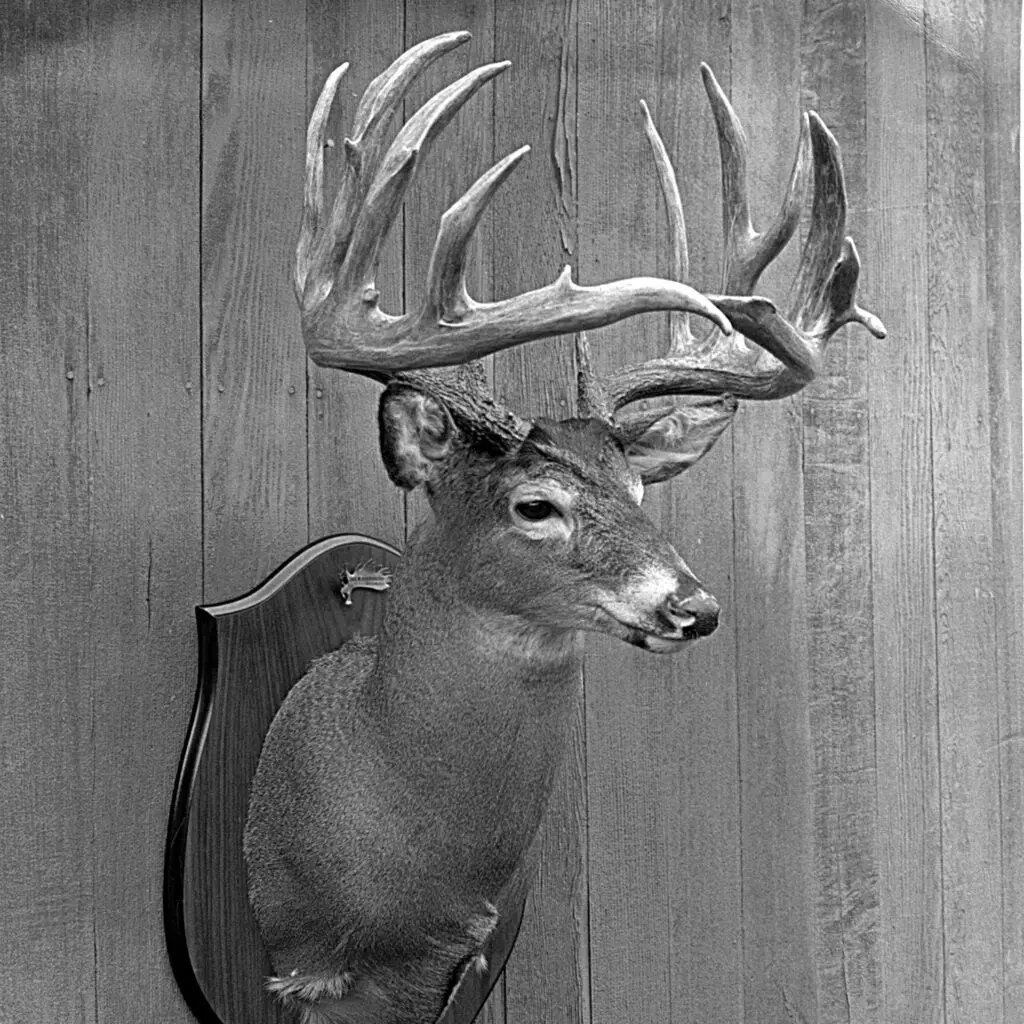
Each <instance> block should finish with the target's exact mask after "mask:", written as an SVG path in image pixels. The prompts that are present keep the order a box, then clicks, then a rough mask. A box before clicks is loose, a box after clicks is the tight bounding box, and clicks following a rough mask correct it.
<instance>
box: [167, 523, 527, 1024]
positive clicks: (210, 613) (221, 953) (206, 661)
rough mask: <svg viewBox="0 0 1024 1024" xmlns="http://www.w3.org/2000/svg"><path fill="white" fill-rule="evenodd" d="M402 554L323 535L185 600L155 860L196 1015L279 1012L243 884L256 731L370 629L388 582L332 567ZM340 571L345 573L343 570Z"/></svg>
mask: <svg viewBox="0 0 1024 1024" xmlns="http://www.w3.org/2000/svg"><path fill="white" fill-rule="evenodd" d="M399 560H400V554H399V552H398V551H397V550H396V549H395V548H392V547H390V546H389V545H386V544H382V543H381V542H380V541H376V540H372V539H371V538H369V537H362V536H358V535H353V534H347V535H340V536H334V537H327V538H325V539H323V540H320V541H317V542H316V543H314V544H311V545H310V546H309V547H307V548H305V549H304V550H303V551H300V552H299V553H298V554H296V555H295V556H294V557H293V558H291V559H289V561H287V562H286V563H285V564H284V565H283V566H281V567H280V568H279V569H278V570H277V571H276V572H274V573H273V574H271V576H270V577H268V578H267V579H266V580H265V581H264V582H263V583H262V584H260V585H259V586H258V587H257V588H256V589H255V590H253V591H251V592H250V593H248V594H246V595H245V596H243V597H240V598H237V599H235V600H232V601H225V602H223V603H220V604H214V605H205V606H200V607H198V608H197V609H196V619H197V626H198V629H199V680H198V686H197V690H196V699H195V705H194V707H193V711H192V719H191V722H190V723H189V728H188V732H187V736H186V740H185V747H184V750H183V751H182V756H181V762H180V765H179V768H178V776H177V779H176V781H175V785H174V794H173V797H172V800H171V812H170V821H169V824H168V832H167V845H166V850H165V864H164V893H163V900H164V929H165V933H166V938H167V950H168V956H169V958H170V961H171V967H172V969H173V972H174V976H175V979H176V980H177V982H178V986H179V988H180V989H181V992H182V995H183V996H184V997H185V1001H186V1002H187V1003H188V1005H189V1008H190V1009H191V1010H192V1012H193V1014H194V1015H195V1016H196V1018H197V1019H198V1020H199V1021H201V1022H202V1024H284V1022H286V1021H287V1019H288V1014H287V1013H286V1012H285V1011H284V1010H283V1009H282V1008H281V1007H280V1006H279V1005H277V1004H276V1003H275V1002H274V1001H273V1000H272V999H271V998H270V997H269V996H268V995H267V994H266V992H265V990H264V979H265V978H266V976H267V975H268V974H269V973H270V961H269V959H268V957H267V955H266V952H265V951H264V949H263V944H262V941H261V939H260V935H259V931H258V929H257V927H256V921H255V918H254V917H253V914H252V911H251V909H250V907H249V901H248V897H247V895H246V879H245V865H244V861H243V857H242V830H243V828H244V825H245V816H246V808H247V807H248V802H249V785H250V782H251V780H252V777H253V775H254V773H255V771H256V765H257V762H258V760H259V755H260V749H261V747H262V745H263V738H264V736H265V735H266V732H267V729H268V728H269V727H270V723H271V721H272V719H273V717H274V715H275V714H276V712H277V709H278V708H279V707H280V705H281V702H282V701H283V700H284V698H285V696H286V695H287V693H288V691H289V690H290V689H291V687H292V686H293V685H294V684H295V683H296V682H297V681H298V680H299V679H300V678H301V677H302V676H303V675H304V673H305V672H306V669H307V667H308V666H309V664H310V662H311V661H313V660H314V659H315V658H317V657H319V656H320V655H322V654H325V653H327V652H328V651H331V650H334V649H335V648H337V647H338V646H340V645H341V644H342V643H344V642H345V641H346V640H349V639H351V638H352V637H353V636H357V635H373V634H374V633H376V632H377V631H378V629H379V628H380V624H381V622H382V619H383V610H384V602H385V601H386V599H387V595H386V592H382V591H379V590H374V589H364V588H362V587H357V589H354V590H352V591H351V592H349V591H348V590H347V589H346V588H345V587H344V581H345V579H346V578H349V577H350V576H351V574H352V573H353V572H355V571H356V570H358V569H362V568H369V569H371V570H376V569H384V570H391V569H393V568H394V567H395V566H396V565H397V564H398V562H399ZM346 574H347V575H346ZM521 919H522V908H521V907H520V908H519V911H518V913H517V914H515V915H513V916H511V917H510V918H509V919H508V920H507V921H506V922H505V923H504V924H503V925H502V926H501V927H499V929H498V931H497V933H496V934H495V936H494V938H493V939H492V942H491V943H490V946H489V948H488V950H487V951H486V952H487V958H488V963H489V964H490V967H489V969H488V970H487V971H486V972H485V973H483V974H480V975H477V974H475V972H471V973H470V974H469V975H467V976H466V978H465V979H464V980H463V982H462V984H461V985H460V986H459V989H458V991H457V992H456V994H455V998H454V1000H453V1001H452V1002H451V1003H450V1005H449V1007H448V1009H447V1010H446V1012H445V1014H444V1015H443V1017H442V1022H443V1024H469V1022H471V1021H472V1020H473V1018H474V1017H475V1016H476V1015H477V1012H478V1011H479V1009H480V1007H481V1006H482V1005H483V1003H484V1001H485V1000H486V998H487V995H488V993H489V992H490V990H491V988H492V987H493V985H494V983H495V981H496V980H497V978H498V976H499V975H500V973H501V970H502V968H503V967H504V964H505V961H506V959H507V958H508V954H509V953H510V952H511V949H512V945H513V943H514V942H515V938H516V935H517V934H518V930H519V924H520V921H521Z"/></svg>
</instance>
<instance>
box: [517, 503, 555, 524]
mask: <svg viewBox="0 0 1024 1024" xmlns="http://www.w3.org/2000/svg"><path fill="white" fill-rule="evenodd" d="M514 509H515V513H516V515H518V516H522V518H523V519H525V520H527V521H528V522H531V523H540V522H543V521H544V520H545V519H550V518H551V517H552V516H557V515H558V514H559V512H558V509H557V508H555V506H554V505H552V504H551V502H550V501H519V502H516V504H515V506H514Z"/></svg>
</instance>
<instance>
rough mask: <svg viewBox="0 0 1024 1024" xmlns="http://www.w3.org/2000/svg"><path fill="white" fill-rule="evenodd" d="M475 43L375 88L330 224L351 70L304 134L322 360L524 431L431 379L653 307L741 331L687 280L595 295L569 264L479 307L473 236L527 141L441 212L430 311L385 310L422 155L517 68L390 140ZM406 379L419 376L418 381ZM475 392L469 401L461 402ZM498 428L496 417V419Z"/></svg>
mask: <svg viewBox="0 0 1024 1024" xmlns="http://www.w3.org/2000/svg"><path fill="white" fill-rule="evenodd" d="M467 39H469V33H468V32H452V33H449V34H447V35H442V36H437V37H436V38H433V39H428V40H426V41H425V42H422V43H420V44H419V45H417V46H414V47H413V48H412V49H411V50H409V51H407V52H406V53H405V54H403V55H402V56H401V57H399V58H398V60H396V61H395V62H394V63H393V64H392V65H391V67H389V68H388V69H387V70H386V71H385V72H383V73H382V74H381V75H379V76H378V77H377V78H375V79H374V80H373V82H371V83H370V85H369V87H368V88H367V90H366V92H365V93H364V95H363V97H362V100H361V101H360V103H359V106H358V108H357V110H356V115H355V121H354V126H353V132H352V136H351V138H348V139H346V140H345V143H344V151H345V156H346V159H347V167H346V170H345V178H344V181H343V183H342V185H341V188H340V189H339V191H338V194H337V196H336V198H335V201H334V206H333V209H332V211H331V214H330V217H329V219H327V220H326V222H325V218H324V211H323V196H322V186H323V151H324V142H325V134H326V124H327V117H328V114H329V113H330V108H331V105H332V103H333V100H334V95H335V92H336V91H337V88H338V83H339V81H340V80H341V77H342V75H343V74H344V73H345V70H346V68H347V65H342V66H341V67H339V68H337V69H336V70H335V71H333V72H332V73H331V75H330V76H329V77H328V79H327V82H326V83H325V85H324V88H323V91H322V92H321V94H320V98H319V99H318V100H317V103H316V106H315V108H314V110H313V114H312V117H311V118H310V122H309V128H308V132H307V136H306V188H305V203H304V209H303V216H302V225H301V229H300V234H299V241H298V247H297V252H296V263H295V291H296V295H297V297H298V300H299V305H300V307H301V309H302V330H303V336H304V338H305V342H306V347H307V350H308V352H309V355H310V357H311V358H312V359H313V360H314V361H315V362H317V363H319V364H320V365H322V366H331V367H338V368H341V369H345V370H350V371H353V372H355V373H360V374H363V375H364V376H368V377H372V378H374V379H376V380H381V381H386V380H390V379H393V378H394V377H395V376H396V375H399V374H401V376H402V379H405V380H407V381H409V382H411V383H419V384H423V383H426V382H429V384H430V386H431V389H432V390H434V391H438V390H441V391H444V392H445V394H439V395H438V397H442V398H443V399H444V400H445V401H446V404H448V405H449V407H450V408H451V407H452V406H454V407H455V408H454V409H453V410H452V411H453V412H454V413H455V414H457V415H458V416H459V418H460V419H463V420H465V421H467V422H475V421H478V420H479V419H480V418H481V417H483V418H484V420H486V421H488V422H487V423H485V424H484V425H483V427H481V429H488V430H497V431H498V433H499V434H501V433H505V432H506V431H508V430H511V431H513V432H518V431H520V430H521V429H522V426H523V424H522V421H520V420H518V419H517V417H515V416H514V415H512V414H511V413H508V412H507V411H505V410H500V409H498V407H496V406H494V405H493V403H490V401H489V400H488V399H487V398H486V396H485V394H484V391H483V388H482V386H481V385H479V382H478V378H477V376H476V375H474V374H473V373H472V372H471V373H470V374H469V375H466V374H462V375H452V374H438V373H431V374H427V372H426V370H425V368H426V367H437V366H451V365H454V364H461V363H467V362H469V361H470V360H473V359H476V358H479V357H481V356H485V355H488V354H490V353H492V352H497V351H499V350H500V349H504V348H510V347H512V346H514V345H520V344H523V343H524V342H528V341H533V340H535V339H538V338H544V337H548V336H551V335H555V334H565V333H572V332H576V331H580V330H585V329H588V328H592V327H600V326H603V325H605V324H610V323H614V322H615V321H617V320H622V319H624V318H625V317H630V316H634V315H636V314H637V313H643V312H648V311H652V310H662V309H667V310H677V311H688V312H693V313H697V314H699V315H701V316H704V317H707V318H709V319H711V320H712V321H714V322H715V323H717V324H718V325H719V327H720V328H721V329H722V330H724V331H726V332H728V331H730V330H731V328H730V325H729V322H728V320H727V318H726V316H725V315H724V314H723V313H722V312H721V311H720V310H719V309H718V308H716V306H715V305H714V304H713V303H712V302H710V301H709V300H708V299H707V298H705V297H704V296H703V295H701V294H700V293H699V292H697V291H695V290H694V289H693V288H690V287H688V286H687V285H685V284H682V283H680V282H679V281H666V280H661V279H658V278H650V277H639V278H631V279H628V280H621V281H612V282H610V283H608V284H603V285H599V286H596V287H584V286H580V285H577V284H575V283H574V282H573V281H572V278H571V273H570V268H569V267H566V268H565V270H564V271H563V272H562V274H561V275H560V276H559V277H558V279H557V280H556V281H554V282H553V283H552V284H549V285H547V286H546V287H543V288H538V289H536V290H535V291H530V292H526V293H524V294H522V295H517V296H514V297H513V298H510V299H504V300H502V301H500V302H476V301H474V300H473V299H472V298H471V297H470V295H469V293H468V292H467V290H466V279H465V269H466V259H467V251H468V247H469V243H470V240H471V238H472V235H473V232H474V230H475V228H476V226H477V223H478V222H479V220H480V217H481V216H482V214H483V212H484V210H485V209H486V208H487V205H488V203H490V201H491V199H492V197H493V196H494V193H495V192H496V191H497V189H498V187H499V186H500V185H501V183H502V182H503V181H504V180H505V179H506V178H507V177H508V176H509V175H510V174H511V173H512V171H513V170H514V169H515V166H516V165H517V164H518V163H519V161H520V160H521V159H522V158H523V157H524V156H525V155H526V153H527V152H528V151H529V147H528V146H524V147H522V148H521V149H519V150H516V152H514V153H511V154H510V155H509V156H507V157H505V158H504V159H503V160H501V161H500V162H499V163H497V164H495V165H494V166H493V167H492V168H491V169H490V170H489V171H487V172H486V173H485V174H484V175H483V176H482V177H480V178H479V179H478V180H477V181H476V183H475V184H474V185H473V186H472V187H471V188H470V189H469V190H468V191H467V192H466V193H465V195H463V196H462V198H461V199H459V200H458V201H457V202H456V203H455V204H454V205H453V206H452V207H451V208H450V209H449V210H448V211H447V213H445V214H444V216H443V217H442V218H441V225H440V229H439V230H438V234H437V240H436V242H435V245H434V252H433V255H432V257H431V260H430V265H429V267H428V270H427V289H426V299H425V301H424V303H423V306H422V308H420V309H418V310H415V311H413V312H410V313H406V314H405V315H404V316H391V315H388V314H387V313H384V312H383V311H382V310H381V309H380V308H379V306H378V299H379V293H378V291H377V289H376V287H375V284H374V275H375V269H376V263H377V259H378V254H379V252H380V247H381V244H382V242H383V240H384V238H385V236H386V235H387V232H388V230H389V228H390V227H391V224H392V222H393V221H394V219H395V217H396V216H397V214H398V211H399V209H400V208H401V204H402V200H403V197H404V196H405V193H406V191H407V189H408V188H409V186H410V184H411V182H412V180H413V177H414V176H415V174H416V171H417V169H418V167H419V165H420V160H421V157H422V155H423V154H424V153H425V152H426V151H427V149H428V148H429V146H430V144H431V143H432V142H433V141H434V139H435V138H436V137H437V136H438V135H439V134H440V132H441V131H442V130H443V128H444V127H445V125H447V124H448V123H449V121H451V119H452V118H453V117H454V116H455V114H456V112H457V111H458V110H459V108H460V107H462V105H463V104H464V103H466V101H467V100H468V99H469V98H470V97H471V96H472V95H473V94H474V93H475V92H476V91H477V90H478V89H479V88H480V87H481V86H482V85H483V84H484V83H485V82H487V81H489V80H490V79H492V78H494V77H495V76H496V75H498V74H500V73H501V72H503V71H504V70H505V69H506V68H507V67H508V66H509V64H508V62H507V61H505V62H501V63H497V64H488V65H486V66H484V67H480V68H477V69H476V70H474V71H471V72H470V73H469V74H467V75H465V76H463V77H462V78H460V79H459V80H458V81H456V82H453V83H452V84H451V85H449V86H448V87H447V88H445V89H443V90H442V91H441V92H439V93H437V94H436V95H435V96H434V97H432V98H431V99H430V100H428V101H427V102H426V103H425V104H424V105H423V106H422V107H421V108H420V109H419V110H418V111H417V112H416V113H415V114H414V115H413V116H412V117H411V118H410V119H409V120H408V122H407V123H406V124H405V126H404V127H403V128H402V129H401V130H400V131H399V132H398V134H397V135H396V137H395V139H394V141H393V142H392V143H391V145H390V147H388V149H387V150H386V151H385V150H384V135H385V132H386V131H387V128H388V125H389V122H390V120H391V117H392V115H393V114H394V112H395V110H396V109H397V108H398V107H399V105H400V104H401V102H402V98H403V97H404V96H405V94H406V92H407V91H408V89H409V87H410V86H411V85H412V83H413V82H414V81H415V79H416V78H417V77H418V76H419V75H420V73H421V72H422V71H423V70H424V69H425V68H426V67H428V66H429V65H430V64H431V63H432V62H433V61H434V60H436V59H437V58H438V57H439V56H441V55H442V54H444V53H447V52H448V51H449V50H451V49H453V48H454V47H456V46H459V45H460V44H462V43H464V42H465V41H466V40H467ZM407 371H416V375H415V376H413V375H412V374H410V373H409V372H407ZM467 389H468V391H469V393H470V394H469V396H468V398H467V397H466V396H465V395H464V394H463V392H464V391H466V390H467ZM491 420H493V421H494V422H491Z"/></svg>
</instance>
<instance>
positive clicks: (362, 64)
mask: <svg viewBox="0 0 1024 1024" xmlns="http://www.w3.org/2000/svg"><path fill="white" fill-rule="evenodd" d="M306 22H307V38H308V64H309V77H308V81H307V85H306V105H305V110H306V112H307V113H308V112H309V111H312V109H313V104H314V103H315V102H316V97H317V96H318V95H319V94H320V88H321V87H322V85H323V83H324V79H325V78H326V77H327V75H328V74H329V73H330V72H331V71H332V70H333V69H334V68H335V67H337V66H338V65H339V64H342V63H345V62H348V63H349V64H350V67H349V70H348V72H347V73H346V75H345V77H344V78H343V79H342V83H341V87H340V88H339V90H338V94H337V96H336V98H335V104H334V110H333V111H332V115H331V121H330V127H329V137H330V138H331V139H333V141H334V142H335V145H334V147H333V148H331V149H330V150H329V152H328V153H327V154H326V156H325V161H324V163H325V174H324V196H325V204H327V205H328V208H329V204H330V202H331V201H332V200H333V197H334V194H335V191H336V190H337V187H338V185H339V184H340V182H341V171H342V166H343V164H344V155H343V151H342V148H341V140H342V139H344V138H345V137H346V136H347V135H349V134H350V133H351V130H352V127H351V126H352V119H353V117H354V116H355V111H356V106H357V105H358V102H359V97H360V96H362V94H363V90H364V89H365V88H366V86H367V85H368V84H369V83H370V81H371V80H372V79H373V78H374V77H376V76H377V75H378V74H380V72H382V71H383V70H384V69H385V68H386V67H387V66H388V65H389V64H390V63H391V62H392V61H393V60H394V59H395V58H396V57H398V56H399V54H400V53H401V52H402V50H403V49H404V47H405V39H404V35H405V33H404V27H405V5H404V3H403V2H402V0H389V2H386V3H379V2H371V0H360V2H354V3H341V4H339V3H337V2H335V0H307V4H306ZM401 120H402V117H401V111H399V113H398V115H397V116H396V118H395V127H396V128H397V127H398V126H399V125H400V124H401ZM296 188H298V183H297V182H296ZM296 195H298V193H297V192H296ZM298 210H299V207H298V205H296V206H295V211H296V221H295V224H293V225H290V226H289V231H290V232H291V233H290V234H289V236H288V245H287V249H288V253H289V254H290V253H291V252H292V251H293V250H294V238H295V235H296V234H297V232H298ZM402 245H403V232H402V222H401V218H399V222H398V224H397V225H396V227H395V230H393V231H392V232H391V237H390V238H389V239H388V241H387V243H386V245H385V248H384V249H383V251H382V254H381V260H380V264H379V269H378V275H377V286H378V288H379V289H380V291H381V296H382V298H381V306H382V308H383V309H386V310H388V311H389V312H392V313H394V312H401V310H402V288H403V267H402ZM293 306H294V303H293ZM290 328H291V329H290V331H289V334H288V336H289V337H292V338H295V339H296V344H298V345H299V346H300V347H301V340H299V339H300V332H299V319H298V310H297V307H296V308H295V312H294V315H293V317H292V318H291V320H290ZM308 368H309V397H308V405H309V532H310V536H311V537H314V538H315V537H320V536H323V535H324V534H328V533H347V532H351V531H355V532H359V533H365V534H367V535H368V536H371V537H379V538H381V539H382V540H385V541H387V542H389V543H391V544H398V545H400V544H401V542H402V541H403V539H404V532H405V510H404V505H403V502H402V496H401V494H400V492H399V491H398V490H397V488H395V487H394V486H393V485H392V483H391V481H390V480H388V478H387V474H386V473H385V472H384V467H383V465H382V464H381V461H380V455H379V453H378V446H377V397H378V395H379V393H380V386H379V385H377V384H375V383H373V382H372V381H368V380H365V379H364V378H361V377H357V376H355V375H354V374H348V373H343V372H342V371H340V370H332V369H324V368H322V367H318V366H315V365H314V364H313V363H308Z"/></svg>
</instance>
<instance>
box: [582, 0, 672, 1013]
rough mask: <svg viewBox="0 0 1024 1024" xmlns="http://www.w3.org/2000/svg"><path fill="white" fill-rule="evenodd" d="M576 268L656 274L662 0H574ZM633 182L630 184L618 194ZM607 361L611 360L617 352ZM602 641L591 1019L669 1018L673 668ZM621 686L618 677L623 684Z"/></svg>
mask: <svg viewBox="0 0 1024 1024" xmlns="http://www.w3.org/2000/svg"><path fill="white" fill-rule="evenodd" d="M579 18H580V29H579V34H580V50H579V68H580V78H579V94H578V111H577V117H578V125H579V141H578V167H579V170H578V183H579V184H578V189H579V210H580V216H579V227H578V237H579V257H578V258H579V276H580V280H581V281H583V282H585V283H588V284H589V283H594V282H598V281H603V280H609V279H612V278H616V277H629V276H632V275H636V274H641V273H653V272H654V271H655V268H656V267H657V264H658V253H657V249H656V248H655V246H654V245H653V244H652V242H653V241H654V240H655V239H657V238H658V237H659V234H663V233H661V232H659V227H660V226H661V225H662V224H663V223H664V220H663V215H662V212H661V210H660V208H659V206H658V203H659V202H660V199H659V196H658V191H657V184H656V178H655V177H654V175H653V173H652V169H651V166H650V164H649V162H647V161H648V154H647V153H646V152H645V151H644V148H643V147H645V146H646V144H647V143H646V139H645V138H644V136H643V132H642V130H641V125H640V122H639V116H638V115H639V108H638V103H639V99H640V98H642V97H645V96H646V97H649V98H650V97H652V94H653V92H654V90H655V87H656V80H655V61H656V59H657V53H658V51H657V43H656V40H657V9H656V5H655V4H654V3H638V4H635V5H634V6H633V11H632V14H631V17H630V18H629V20H628V22H624V23H619V24H618V25H617V26H616V27H615V28H613V27H612V25H613V23H614V22H615V21H616V20H617V18H616V8H615V5H614V4H607V3H601V2H597V0H593V2H587V0H583V2H581V3H580V5H579ZM627 182H629V183H630V186H631V187H629V188H626V189H624V188H623V186H624V184H625V183H627ZM666 324H667V317H663V316H647V317H641V318H638V319H635V320H628V321H625V322H624V323H621V324H616V325H613V326H611V327H608V328H606V329H604V330H601V331H599V332H592V334H591V339H590V340H591V349H592V352H593V356H594V364H595V368H596V369H597V371H598V372H599V373H600V372H602V371H606V370H608V369H609V368H611V367H612V366H614V365H616V364H617V363H621V361H622V359H623V358H626V359H628V358H630V357H632V358H633V359H637V358H639V357H641V356H648V355H650V356H653V355H655V354H657V352H658V350H659V348H662V349H663V348H664V346H665V344H666ZM616 356H618V357H619V358H618V359H616ZM658 662H659V659H658V658H656V657H653V656H651V655H645V654H643V653H642V652H638V651H635V650H633V649H631V648H629V647H627V646H626V645H625V644H622V643H620V642H616V641H614V640H611V639H610V638H607V637H599V636H590V637H588V638H587V661H586V670H585V671H586V676H585V679H586V695H587V723H586V724H587V775H586V786H587V857H588V866H589V897H590V970H591V985H590V989H591V1012H592V1014H593V1015H594V1017H595V1018H596V1019H598V1020H631V1021H645V1022H646V1021H652V1022H653V1021H656V1020H667V1019H671V994H672V989H671V983H670V982H671V969H670V959H669V958H670V951H671V948H672V945H671V920H670V904H669V902H668V900H667V899H665V896H664V894H665V893H666V892H667V890H668V880H667V856H666V843H667V841H668V834H667V831H666V817H667V815H666V814H665V813H664V808H663V807H662V795H663V794H662V786H661V781H662V780H661V768H662V764H663V762H664V761H666V760H667V757H666V754H665V746H666V738H665V734H664V726H665V722H666V717H667V713H668V708H669V706H670V705H669V704H668V701H667V698H668V696H669V693H670V687H669V685H668V684H667V680H666V679H665V676H664V673H665V672H666V671H668V668H669V666H668V665H665V664H658ZM626 680H629V681H630V682H629V683H628V684H626V685H624V682H625V681H626Z"/></svg>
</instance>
